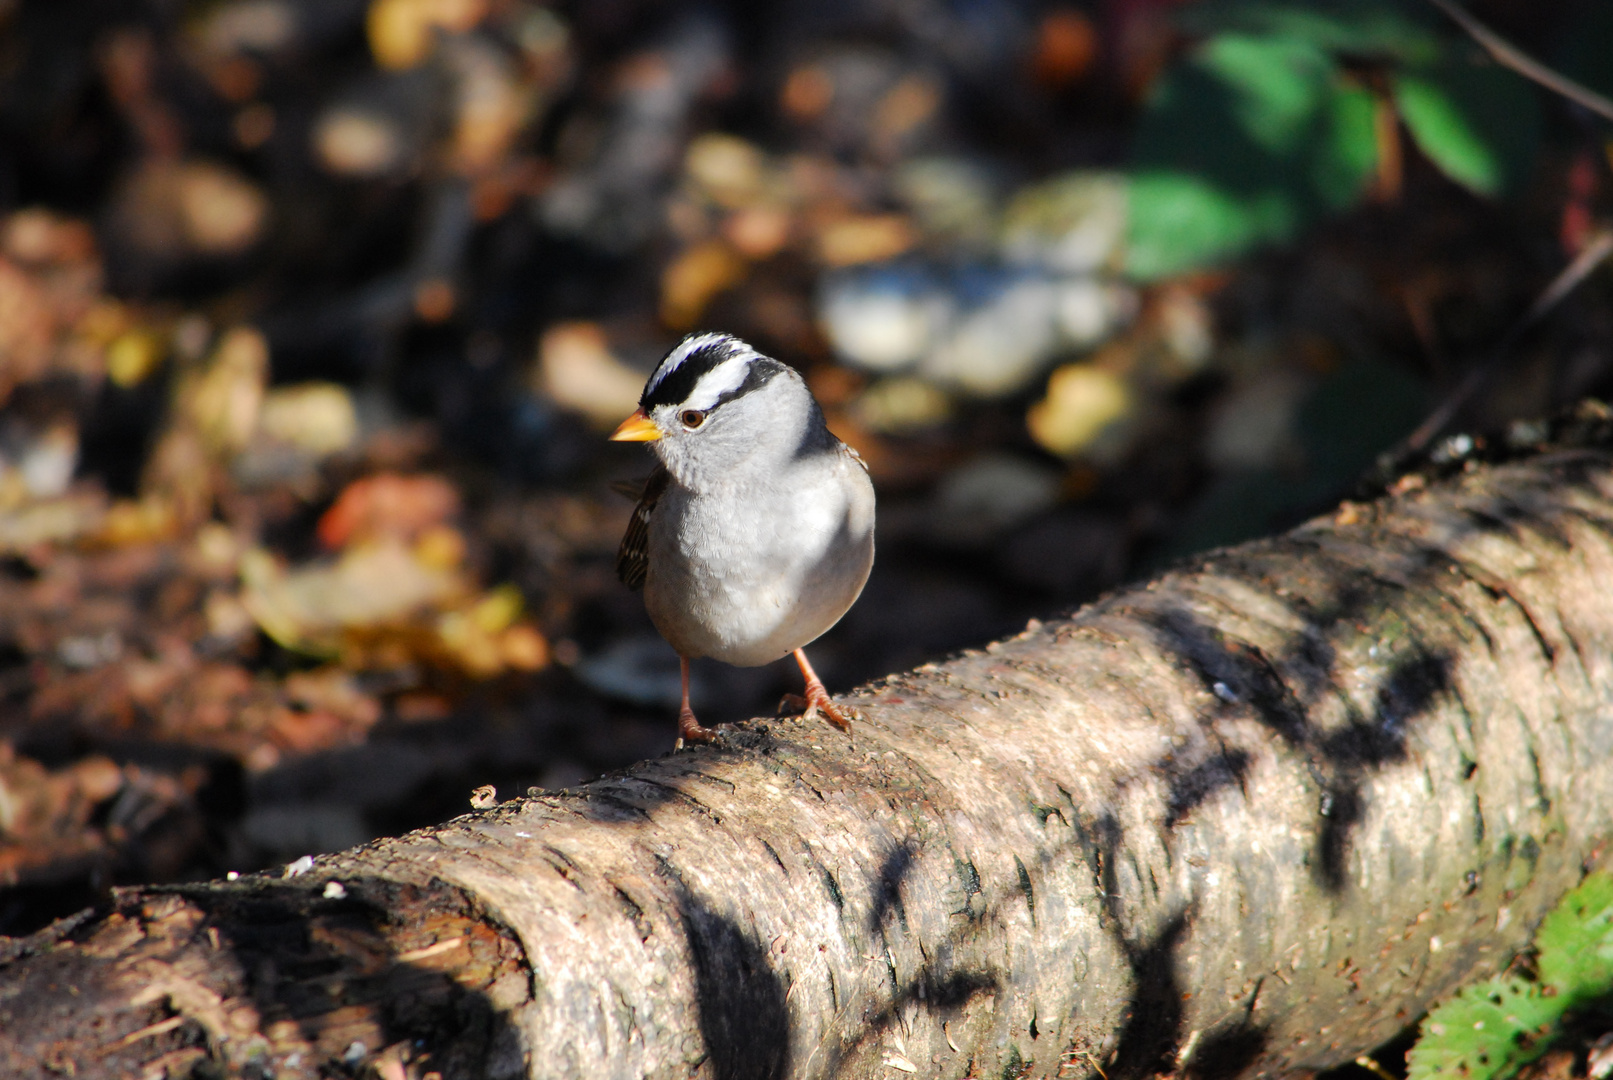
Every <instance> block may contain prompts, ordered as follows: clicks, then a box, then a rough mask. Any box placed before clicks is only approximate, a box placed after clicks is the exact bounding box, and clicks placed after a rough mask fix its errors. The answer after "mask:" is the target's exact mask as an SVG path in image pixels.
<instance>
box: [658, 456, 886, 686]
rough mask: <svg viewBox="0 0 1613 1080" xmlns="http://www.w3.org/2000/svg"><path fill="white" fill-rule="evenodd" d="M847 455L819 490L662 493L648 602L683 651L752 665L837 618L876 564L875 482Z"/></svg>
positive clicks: (792, 483)
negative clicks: (698, 494) (840, 469)
mask: <svg viewBox="0 0 1613 1080" xmlns="http://www.w3.org/2000/svg"><path fill="white" fill-rule="evenodd" d="M842 461H843V462H844V465H845V470H844V471H838V475H831V476H824V477H823V478H822V479H823V482H822V483H821V484H819V485H817V486H816V487H815V488H803V487H802V486H801V485H800V484H799V483H798V482H797V480H796V478H794V477H783V478H780V480H782V481H784V482H782V483H778V484H772V485H769V492H764V493H759V492H757V491H746V490H737V491H736V490H732V489H730V490H728V491H719V492H714V493H711V494H708V495H702V496H697V495H694V494H692V493H690V492H689V491H688V490H686V489H684V488H680V487H678V486H677V485H676V484H673V485H672V486H671V487H669V488H668V490H667V491H666V493H665V494H664V495H662V497H661V500H660V502H658V503H657V504H656V507H655V512H654V514H653V515H652V516H651V518H650V522H649V549H650V551H649V554H650V566H649V574H648V576H647V577H646V579H645V582H644V604H645V607H646V608H647V609H648V610H649V613H650V619H651V621H653V622H654V623H655V627H656V629H657V630H659V631H660V632H661V635H662V636H663V637H665V638H666V639H667V641H669V642H670V643H671V644H672V647H673V648H675V649H677V650H678V652H679V653H680V654H681V655H683V656H687V657H697V656H709V657H712V658H714V659H717V660H722V661H724V662H725V663H729V664H735V665H738V666H740V667H755V666H757V665H760V664H767V663H771V662H772V661H774V660H777V659H778V658H779V657H781V656H786V655H788V654H789V653H790V652H791V651H792V650H794V649H798V648H800V647H801V646H803V645H805V644H807V643H808V642H810V641H812V640H814V639H816V638H817V637H819V636H820V635H821V634H823V633H824V631H826V630H828V629H829V628H830V627H831V626H833V625H834V624H835V623H837V622H839V621H840V617H841V616H842V615H844V614H845V613H846V610H847V609H848V608H850V607H851V605H852V604H853V603H854V602H855V601H856V599H857V597H858V595H859V594H860V593H861V592H862V588H863V585H864V583H866V582H867V580H868V572H869V570H870V568H872V566H873V563H874V490H873V485H872V484H870V483H869V482H868V477H867V475H866V474H865V473H864V472H863V470H862V469H861V468H860V467H859V466H858V465H857V464H856V463H854V462H852V461H851V460H850V459H849V458H844V459H842ZM785 492H788V494H785Z"/></svg>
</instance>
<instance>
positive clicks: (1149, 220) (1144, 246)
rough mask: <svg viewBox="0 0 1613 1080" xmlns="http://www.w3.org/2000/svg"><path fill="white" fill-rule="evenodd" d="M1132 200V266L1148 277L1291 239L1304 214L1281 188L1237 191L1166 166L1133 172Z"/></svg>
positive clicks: (1129, 260)
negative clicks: (1259, 191)
mask: <svg viewBox="0 0 1613 1080" xmlns="http://www.w3.org/2000/svg"><path fill="white" fill-rule="evenodd" d="M1128 202H1129V218H1128V224H1127V240H1126V269H1127V271H1128V272H1129V273H1131V274H1132V275H1133V276H1135V277H1138V278H1142V279H1144V280H1151V279H1153V278H1160V277H1166V276H1168V275H1171V274H1179V273H1183V272H1184V271H1187V270H1192V269H1194V268H1196V267H1201V266H1207V265H1210V264H1213V263H1215V262H1218V261H1219V260H1221V259H1224V258H1229V257H1231V256H1233V255H1237V254H1239V253H1240V252H1243V251H1246V250H1248V249H1249V248H1251V247H1254V246H1255V245H1256V244H1259V243H1264V242H1268V241H1274V240H1285V239H1287V238H1288V237H1289V236H1291V235H1292V234H1293V232H1294V229H1295V226H1296V224H1297V219H1298V216H1299V211H1298V208H1297V207H1295V206H1294V205H1293V204H1292V202H1291V200H1290V199H1289V198H1288V197H1287V196H1286V195H1285V194H1284V193H1283V192H1281V191H1268V192H1265V193H1261V194H1236V193H1233V192H1229V191H1226V190H1225V189H1223V188H1221V187H1219V186H1217V185H1216V184H1214V183H1213V182H1211V181H1210V180H1208V179H1206V178H1204V177H1201V176H1196V175H1194V174H1192V173H1188V172H1171V171H1166V170H1149V171H1145V172H1139V173H1138V174H1136V175H1135V176H1133V178H1132V181H1131V189H1130V193H1129V201H1128Z"/></svg>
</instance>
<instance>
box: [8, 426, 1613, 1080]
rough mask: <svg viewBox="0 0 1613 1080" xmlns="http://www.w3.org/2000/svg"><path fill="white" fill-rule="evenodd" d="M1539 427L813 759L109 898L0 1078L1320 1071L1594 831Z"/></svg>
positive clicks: (892, 713)
mask: <svg viewBox="0 0 1613 1080" xmlns="http://www.w3.org/2000/svg"><path fill="white" fill-rule="evenodd" d="M1575 423H1576V424H1577V425H1578V427H1579V428H1580V429H1581V430H1580V432H1579V434H1580V436H1582V439H1581V441H1584V439H1589V440H1590V443H1591V445H1581V446H1578V447H1576V448H1559V449H1556V450H1553V451H1551V452H1546V453H1541V454H1539V455H1536V456H1533V457H1531V458H1528V459H1527V460H1522V461H1518V462H1513V463H1506V464H1498V465H1494V466H1475V467H1473V468H1471V469H1470V470H1464V469H1462V468H1461V467H1460V466H1459V465H1458V466H1456V467H1453V468H1454V472H1453V473H1452V474H1451V475H1449V476H1447V477H1446V478H1444V479H1438V478H1436V479H1434V480H1432V481H1430V482H1427V483H1426V484H1425V483H1424V482H1423V478H1421V477H1414V478H1411V479H1408V480H1406V481H1404V482H1402V483H1401V484H1400V485H1398V488H1399V490H1400V494H1398V495H1395V496H1392V497H1388V498H1386V499H1384V500H1382V501H1380V502H1378V503H1375V504H1371V505H1358V504H1345V506H1344V507H1343V508H1341V509H1340V510H1339V511H1338V512H1337V513H1335V514H1334V515H1331V516H1329V517H1326V518H1321V519H1318V520H1316V521H1313V522H1311V523H1310V524H1308V525H1305V526H1303V527H1302V528H1299V529H1297V530H1295V531H1294V532H1292V533H1289V534H1287V535H1285V536H1282V537H1278V538H1275V539H1272V540H1267V541H1263V542H1259V543H1254V544H1248V545H1244V546H1241V547H1237V548H1232V549H1227V550H1225V551H1221V552H1218V553H1214V554H1211V555H1207V556H1204V557H1202V558H1200V559H1197V560H1195V561H1194V562H1193V563H1192V564H1191V565H1187V566H1184V567H1182V568H1179V569H1177V570H1175V571H1172V572H1170V573H1167V574H1165V575H1163V576H1162V577H1160V578H1158V579H1157V580H1155V581H1153V582H1151V583H1149V584H1147V585H1144V586H1141V587H1137V588H1133V589H1129V590H1126V591H1124V592H1121V593H1118V594H1116V595H1114V596H1111V597H1109V598H1107V599H1105V600H1103V601H1101V602H1099V603H1096V604H1093V605H1091V606H1089V607H1087V608H1085V609H1083V610H1081V611H1079V612H1077V613H1076V614H1075V615H1074V616H1072V617H1070V618H1068V619H1060V620H1056V621H1051V622H1048V623H1046V624H1040V625H1033V626H1032V627H1030V628H1028V629H1027V630H1026V632H1025V633H1024V634H1021V635H1019V636H1017V637H1015V638H1013V639H1011V640H1008V641H1004V642H1000V643H997V644H994V645H991V646H988V647H987V648H986V649H984V650H980V651H975V652H970V653H968V654H965V655H963V656H961V657H958V658H956V659H954V660H951V661H949V662H947V663H945V664H936V665H926V666H925V667H922V668H920V669H918V670H917V671H914V672H911V673H908V674H904V675H898V676H894V677H892V678H890V679H887V680H885V681H884V682H882V683H879V684H876V685H872V686H869V687H865V688H863V689H862V690H860V691H859V692H858V693H857V694H856V695H855V696H854V697H855V701H856V704H857V706H858V707H859V708H860V709H861V710H862V712H863V713H864V715H865V716H866V717H867V720H866V721H865V722H864V723H863V724H861V725H860V726H859V727H858V728H857V729H856V732H855V738H854V739H848V738H846V737H844V736H842V735H840V734H838V733H836V732H833V731H830V730H829V729H827V728H824V727H822V726H821V725H816V724H801V723H799V722H795V721H772V720H768V721H752V722H750V723H747V724H744V725H740V726H738V727H736V728H733V729H730V730H729V731H728V733H727V734H726V735H725V737H724V739H723V741H722V742H721V743H719V744H718V745H716V746H713V747H709V748H699V749H695V750H692V751H689V752H686V753H680V754H676V755H673V756H670V757H666V758H662V759H660V760H656V761H648V762H644V763H643V764H641V765H638V766H636V767H634V768H633V769H631V770H628V771H626V772H623V773H620V774H616V775H612V776H609V777H606V778H604V779H601V780H598V781H596V782H594V783H592V784H588V785H586V786H584V787H582V788H581V789H578V790H576V791H568V792H563V793H558V794H548V795H544V796H541V797H536V798H529V799H522V800H518V801H514V802H510V803H506V804H503V805H501V806H498V807H496V808H494V809H491V810H489V811H486V812H482V813H476V814H471V815H468V816H466V817H462V818H459V819H457V820H455V821H452V822H449V823H447V824H445V825H443V826H440V827H438V828H435V829H429V830H424V831H421V832H418V833H413V834H410V835H408V836H404V837H400V838H398V839H395V840H385V841H380V842H377V843H375V844H372V845H369V846H366V847H364V848H360V849H356V850H353V851H349V852H344V853H341V854H338V855H333V856H329V857H326V858H322V859H319V860H316V861H315V863H314V866H313V868H312V869H311V870H309V871H308V872H306V873H303V874H301V875H299V876H296V877H294V878H290V879H287V880H280V879H271V878H267V877H260V878H247V879H243V880H241V881H239V882H234V883H212V884H207V885H199V886H189V887H184V888H180V889H170V890H163V891H160V892H159V891H156V890H146V891H131V892H127V893H121V894H119V896H118V898H117V899H116V901H115V902H114V903H113V904H112V905H111V906H110V908H109V909H108V910H105V911H100V912H96V913H92V914H86V915H85V916H82V917H80V919H79V920H77V921H75V922H72V923H70V924H67V925H61V926H57V927H54V928H52V929H51V930H49V931H47V932H45V933H44V934H42V935H38V936H36V937H35V938H31V939H27V940H24V941H20V942H15V943H12V944H11V946H10V947H9V953H0V968H3V974H0V1030H4V1031H6V1032H7V1037H6V1040H5V1043H6V1045H3V1046H0V1071H5V1072H6V1074H7V1075H16V1076H45V1075H49V1073H47V1072H46V1070H48V1069H52V1068H54V1069H56V1070H58V1071H62V1070H67V1071H76V1074H77V1075H78V1076H87V1075H137V1074H139V1072H140V1070H141V1069H143V1068H144V1069H151V1068H153V1067H154V1066H155V1065H156V1064H158V1063H162V1062H174V1061H179V1060H180V1057H176V1056H175V1055H180V1056H181V1057H182V1056H183V1055H190V1058H189V1060H190V1061H191V1063H192V1064H194V1063H195V1062H199V1061H202V1060H206V1059H210V1060H212V1061H215V1062H218V1063H220V1064H221V1065H223V1066H226V1067H228V1068H233V1069H237V1070H243V1069H246V1068H248V1066H250V1065H252V1063H254V1062H255V1063H256V1067H260V1068H268V1069H271V1070H272V1071H273V1073H274V1074H275V1075H276V1076H280V1077H290V1076H314V1075H316V1074H318V1072H319V1070H320V1069H321V1068H328V1067H331V1063H332V1062H333V1061H334V1062H345V1065H343V1066H340V1067H346V1068H349V1069H350V1070H354V1071H356V1070H358V1069H360V1068H362V1067H371V1068H373V1069H374V1070H375V1071H376V1073H378V1074H379V1075H385V1076H403V1075H414V1076H424V1075H426V1074H427V1073H428V1072H431V1071H437V1072H440V1073H441V1074H442V1075H443V1076H444V1077H452V1076H456V1075H462V1076H490V1077H501V1076H523V1075H524V1076H532V1077H560V1076H565V1077H596V1076H598V1077H607V1076H609V1077H616V1076H622V1077H628V1076H631V1077H640V1076H646V1077H674V1076H676V1077H685V1076H700V1077H711V1078H717V1080H728V1078H759V1077H784V1076H788V1077H803V1078H805V1077H830V1076H840V1077H876V1076H877V1077H890V1076H896V1075H898V1074H902V1075H916V1076H935V1077H948V1078H956V1077H965V1076H992V1077H997V1076H1005V1075H1006V1076H1018V1075H1026V1076H1029V1075H1037V1076H1061V1077H1086V1076H1098V1075H1100V1070H1101V1073H1102V1075H1105V1076H1107V1077H1108V1078H1110V1080H1114V1078H1117V1077H1134V1076H1144V1075H1148V1074H1150V1073H1153V1072H1156V1071H1169V1070H1182V1069H1186V1070H1190V1071H1193V1072H1195V1073H1200V1074H1204V1075H1217V1076H1232V1075H1240V1074H1248V1075H1255V1074H1264V1075H1271V1074H1276V1073H1281V1072H1285V1071H1289V1070H1302V1069H1304V1070H1308V1069H1319V1068H1323V1067H1326V1066H1330V1065H1336V1064H1340V1063H1343V1062H1347V1061H1350V1060H1352V1059H1353V1058H1354V1057H1356V1056H1357V1055H1359V1054H1362V1053H1364V1052H1367V1051H1369V1050H1371V1049H1372V1048H1374V1047H1376V1046H1378V1045H1379V1044H1381V1043H1383V1042H1384V1041H1386V1040H1388V1039H1389V1038H1391V1037H1392V1036H1394V1035H1396V1034H1397V1033H1399V1032H1400V1031H1402V1030H1403V1029H1404V1028H1405V1027H1406V1026H1407V1025H1409V1024H1411V1023H1413V1022H1415V1021H1416V1019H1417V1017H1418V1016H1419V1014H1420V1013H1422V1012H1423V1011H1424V1010H1425V1009H1426V1008H1427V1007H1428V1006H1429V1005H1430V1003H1432V1002H1433V1001H1435V1000H1436V999H1437V998H1438V997H1439V996H1440V995H1442V994H1444V993H1447V992H1449V991H1450V990H1452V989H1454V988H1455V987H1456V986H1457V985H1459V984H1460V983H1462V982H1463V981H1465V980H1468V979H1470V978H1473V977H1475V976H1477V975H1482V974H1486V973H1490V972H1494V971H1496V970H1497V969H1499V968H1501V967H1503V966H1505V965H1506V964H1507V963H1508V962H1509V960H1510V958H1511V956H1512V955H1513V953H1514V951H1515V950H1517V949H1518V948H1520V947H1522V946H1523V945H1524V944H1526V943H1527V941H1528V940H1529V937H1530V934H1531V931H1532V929H1533V927H1534V925H1535V923H1536V922H1537V921H1538V919H1539V918H1540V917H1541V915H1542V914H1543V913H1544V912H1545V911H1546V910H1548V909H1549V908H1550V906H1551V905H1552V904H1553V903H1554V902H1555V901H1556V899H1557V898H1558V897H1559V896H1560V895H1561V894H1562V893H1563V892H1564V891H1565V890H1566V889H1567V888H1569V887H1570V886H1571V885H1573V884H1574V883H1575V882H1576V881H1577V880H1578V879H1579V877H1580V875H1581V873H1582V869H1583V867H1584V866H1585V865H1586V863H1587V861H1588V860H1590V859H1592V858H1594V857H1595V856H1596V854H1597V852H1598V851H1599V850H1600V845H1601V843H1602V842H1603V840H1604V839H1605V838H1606V837H1607V836H1608V835H1609V834H1610V831H1613V752H1610V751H1613V597H1610V594H1609V592H1608V589H1607V582H1608V581H1609V580H1613V424H1610V423H1609V421H1608V419H1607V417H1606V415H1605V410H1603V411H1594V410H1593V411H1591V412H1588V413H1585V414H1584V415H1583V416H1582V417H1581V418H1580V419H1579V420H1578V421H1575ZM331 883H334V884H331ZM75 995H76V996H75ZM175 1018H178V1019H179V1020H180V1022H179V1023H178V1024H171V1021H172V1020H173V1019H175ZM41 1062H43V1064H41ZM366 1063H368V1065H367V1066H366ZM164 1067H166V1066H164Z"/></svg>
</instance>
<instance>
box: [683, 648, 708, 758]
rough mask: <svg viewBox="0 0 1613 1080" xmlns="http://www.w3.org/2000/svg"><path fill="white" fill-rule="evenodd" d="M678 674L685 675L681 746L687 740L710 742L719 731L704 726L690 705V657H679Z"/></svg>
mask: <svg viewBox="0 0 1613 1080" xmlns="http://www.w3.org/2000/svg"><path fill="white" fill-rule="evenodd" d="M678 674H680V675H681V676H682V677H683V705H682V707H680V708H679V709H678V743H679V745H680V746H681V745H682V744H683V743H684V742H685V741H687V742H710V741H711V740H713V739H715V738H716V737H717V733H716V732H715V731H713V730H711V729H710V728H708V727H702V726H701V724H700V721H699V720H696V719H695V715H694V709H692V708H690V707H689V658H688V657H686V656H680V657H678Z"/></svg>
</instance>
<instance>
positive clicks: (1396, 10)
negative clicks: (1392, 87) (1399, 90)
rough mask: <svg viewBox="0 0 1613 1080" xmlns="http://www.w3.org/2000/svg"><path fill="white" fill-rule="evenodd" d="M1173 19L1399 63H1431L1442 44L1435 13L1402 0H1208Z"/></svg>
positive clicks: (1210, 30)
mask: <svg viewBox="0 0 1613 1080" xmlns="http://www.w3.org/2000/svg"><path fill="white" fill-rule="evenodd" d="M1177 21H1178V23H1179V24H1180V25H1181V26H1182V28H1183V29H1184V30H1187V31H1188V32H1189V33H1194V34H1202V35H1210V34H1219V33H1225V32H1229V31H1233V32H1241V33H1247V34H1262V35H1270V36H1272V37H1280V38H1286V39H1288V40H1291V41H1299V42H1304V43H1306V44H1308V45H1310V46H1311V47H1313V48H1316V49H1321V50H1324V51H1326V52H1329V53H1333V54H1339V53H1348V54H1350V55H1351V56H1354V57H1359V58H1364V59H1378V58H1382V59H1385V60H1391V61H1394V62H1397V63H1404V64H1428V63H1432V62H1433V61H1434V60H1436V59H1437V58H1438V57H1439V55H1440V52H1441V50H1442V49H1443V47H1444V44H1443V39H1442V37H1441V36H1440V33H1439V30H1438V27H1439V23H1438V21H1437V18H1436V17H1435V16H1434V15H1433V14H1432V13H1431V12H1430V11H1429V10H1428V9H1427V8H1426V7H1425V6H1423V5H1422V4H1421V3H1419V2H1407V0H1311V2H1309V3H1295V2H1294V0H1222V2H1214V0H1211V2H1208V3H1201V4H1195V5H1193V6H1192V7H1189V8H1187V9H1185V10H1184V11H1183V12H1182V13H1181V15H1180V16H1179V17H1178V19H1177Z"/></svg>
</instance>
